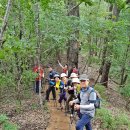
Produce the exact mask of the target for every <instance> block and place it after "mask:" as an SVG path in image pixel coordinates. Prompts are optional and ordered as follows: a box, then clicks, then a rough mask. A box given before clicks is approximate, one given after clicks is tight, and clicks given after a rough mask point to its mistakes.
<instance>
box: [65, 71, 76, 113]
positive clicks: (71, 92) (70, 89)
mask: <svg viewBox="0 0 130 130" xmlns="http://www.w3.org/2000/svg"><path fill="white" fill-rule="evenodd" d="M74 78H78V76H77V74H75V73H71V75H70V79H69V80H68V82H67V87H68V94H69V98H68V100H67V111H68V112H69V102H70V101H71V100H73V99H75V98H76V95H75V92H74V84H73V83H72V80H73V79H74Z"/></svg>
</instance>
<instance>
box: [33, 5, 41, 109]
mask: <svg viewBox="0 0 130 130" xmlns="http://www.w3.org/2000/svg"><path fill="white" fill-rule="evenodd" d="M39 10H40V9H39V4H38V3H36V4H35V27H36V30H35V32H36V38H37V57H36V59H37V63H38V66H40V54H41V51H40V30H39V14H40V13H39ZM41 89H42V87H41V80H39V102H40V105H41V107H42V104H43V101H42V95H41Z"/></svg>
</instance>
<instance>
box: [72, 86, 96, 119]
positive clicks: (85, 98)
mask: <svg viewBox="0 0 130 130" xmlns="http://www.w3.org/2000/svg"><path fill="white" fill-rule="evenodd" d="M92 90H93V88H92V87H88V88H86V89H82V90H81V92H80V100H79V98H77V99H75V100H73V103H80V113H81V114H88V115H90V116H91V117H94V115H95V107H94V102H95V101H96V93H95V91H92ZM91 91H92V92H91Z"/></svg>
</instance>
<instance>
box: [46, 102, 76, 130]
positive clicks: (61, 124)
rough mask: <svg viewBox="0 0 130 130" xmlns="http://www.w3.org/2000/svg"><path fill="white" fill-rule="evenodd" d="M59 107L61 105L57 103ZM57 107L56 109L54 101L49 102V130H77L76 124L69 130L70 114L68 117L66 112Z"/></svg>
mask: <svg viewBox="0 0 130 130" xmlns="http://www.w3.org/2000/svg"><path fill="white" fill-rule="evenodd" d="M58 106H59V104H58V103H57V107H58ZM57 107H54V101H53V100H51V101H50V102H48V108H49V110H50V115H51V118H50V121H49V126H48V128H47V130H75V127H74V124H73V125H72V128H71V129H69V121H70V118H69V114H67V116H66V115H65V113H64V110H62V111H61V110H58V109H57Z"/></svg>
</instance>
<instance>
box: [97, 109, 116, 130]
mask: <svg viewBox="0 0 130 130" xmlns="http://www.w3.org/2000/svg"><path fill="white" fill-rule="evenodd" d="M96 116H97V117H98V118H100V119H101V120H102V126H101V127H102V128H107V129H111V130H114V129H115V127H116V125H115V122H114V116H112V114H111V112H110V111H109V110H107V109H105V108H102V109H99V110H97V115H96Z"/></svg>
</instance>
